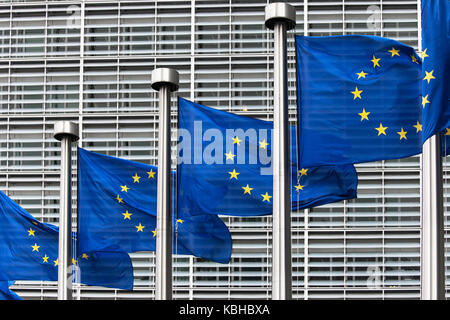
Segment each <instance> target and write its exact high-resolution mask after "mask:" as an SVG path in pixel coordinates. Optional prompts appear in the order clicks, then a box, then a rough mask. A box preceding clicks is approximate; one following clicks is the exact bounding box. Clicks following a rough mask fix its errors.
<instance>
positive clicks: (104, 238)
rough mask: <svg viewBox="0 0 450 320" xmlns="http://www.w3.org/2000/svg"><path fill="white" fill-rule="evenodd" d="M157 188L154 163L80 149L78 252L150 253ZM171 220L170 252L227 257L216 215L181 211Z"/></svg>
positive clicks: (226, 242) (227, 244)
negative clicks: (189, 214) (172, 233)
mask: <svg viewBox="0 0 450 320" xmlns="http://www.w3.org/2000/svg"><path fill="white" fill-rule="evenodd" d="M173 177H175V175H174V174H173ZM172 184H173V185H174V181H172ZM156 192H157V168H156V167H154V166H150V165H146V164H143V163H139V162H135V161H130V160H125V159H120V158H115V157H111V156H107V155H102V154H99V153H95V152H91V151H87V150H85V149H81V148H79V149H78V231H79V239H78V245H79V249H80V251H81V252H84V251H109V252H123V253H130V252H136V251H154V250H155V247H156ZM174 200H175V197H174ZM176 207H177V206H176V205H175V203H174V205H173V208H174V209H175V208H176ZM172 223H173V230H174V231H175V232H174V235H173V236H174V238H173V246H174V247H173V253H175V254H189V255H195V256H197V257H202V258H205V259H209V260H212V261H216V262H221V263H227V262H228V261H229V260H230V257H231V247H232V244H231V236H230V233H229V231H228V228H227V227H226V225H225V224H224V223H223V221H222V220H220V218H218V217H214V216H209V215H201V216H196V217H190V216H184V215H183V214H182V213H180V214H178V215H177V214H173V220H172Z"/></svg>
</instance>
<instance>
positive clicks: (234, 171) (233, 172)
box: [228, 169, 240, 180]
mask: <svg viewBox="0 0 450 320" xmlns="http://www.w3.org/2000/svg"><path fill="white" fill-rule="evenodd" d="M228 173H229V174H230V179H233V178H235V179H236V180H237V176H238V174H240V173H239V172H236V169H233V171H229V172H228Z"/></svg>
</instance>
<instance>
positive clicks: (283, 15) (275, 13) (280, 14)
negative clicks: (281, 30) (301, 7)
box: [265, 2, 295, 30]
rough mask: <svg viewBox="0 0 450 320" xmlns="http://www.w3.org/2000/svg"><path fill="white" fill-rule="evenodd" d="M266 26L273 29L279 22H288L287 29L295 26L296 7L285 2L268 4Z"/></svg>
mask: <svg viewBox="0 0 450 320" xmlns="http://www.w3.org/2000/svg"><path fill="white" fill-rule="evenodd" d="M265 18H266V27H267V28H269V29H273V28H274V26H275V24H276V23H277V22H284V23H286V27H287V30H289V29H293V28H295V8H294V7H293V6H291V5H290V4H288V3H285V2H274V3H271V4H269V5H267V6H266V15H265Z"/></svg>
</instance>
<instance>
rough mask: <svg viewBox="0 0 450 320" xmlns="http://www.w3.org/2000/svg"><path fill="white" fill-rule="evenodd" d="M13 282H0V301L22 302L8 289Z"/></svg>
mask: <svg viewBox="0 0 450 320" xmlns="http://www.w3.org/2000/svg"><path fill="white" fill-rule="evenodd" d="M13 284H14V281H0V300H22V298H21V297H20V296H19V295H18V294H17V293H15V292H14V291H12V290H11V289H10V288H9V287H10V286H12V285H13Z"/></svg>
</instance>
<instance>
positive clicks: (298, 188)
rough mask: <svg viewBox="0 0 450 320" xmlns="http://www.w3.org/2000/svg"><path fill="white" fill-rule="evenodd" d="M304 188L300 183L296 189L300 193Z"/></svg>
mask: <svg viewBox="0 0 450 320" xmlns="http://www.w3.org/2000/svg"><path fill="white" fill-rule="evenodd" d="M303 187H304V186H302V185H300V183H299V184H298V185H296V186H295V189H296V190H295V191H297V192H299V191H300V190H303Z"/></svg>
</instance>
